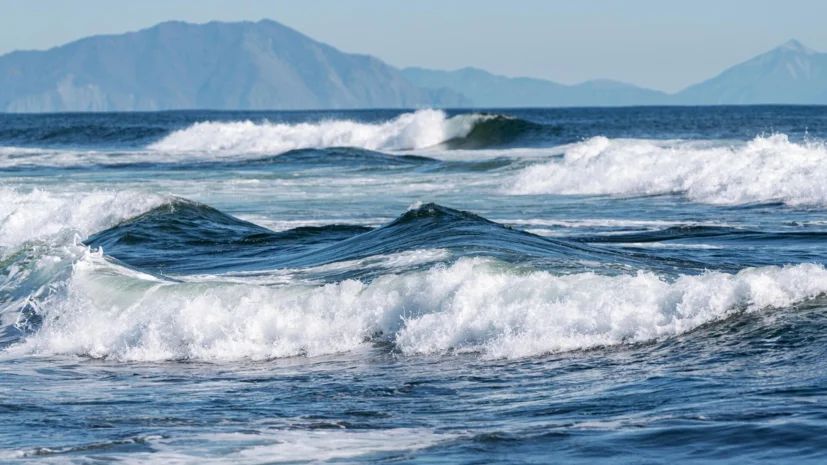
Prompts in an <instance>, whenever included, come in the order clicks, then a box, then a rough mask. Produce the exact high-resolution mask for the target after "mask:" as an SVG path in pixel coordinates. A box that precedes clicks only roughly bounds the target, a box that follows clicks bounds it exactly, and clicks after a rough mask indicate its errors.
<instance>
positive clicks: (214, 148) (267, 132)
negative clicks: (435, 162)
mask: <svg viewBox="0 0 827 465" xmlns="http://www.w3.org/2000/svg"><path fill="white" fill-rule="evenodd" d="M488 117H489V116H486V115H481V114H463V115H457V116H454V117H450V118H449V117H448V116H447V115H446V114H445V112H443V111H439V110H418V111H416V112H414V113H405V114H402V115H399V116H398V117H396V118H394V119H392V120H390V121H387V122H384V123H359V122H355V121H348V120H338V121H321V122H318V123H300V124H275V123H260V124H258V123H253V122H251V121H244V122H232V123H220V122H204V123H196V124H194V125H192V126H190V127H188V128H186V129H182V130H179V131H175V132H173V133H172V134H170V135H168V136H166V137H165V138H163V139H162V140H160V141H158V142H156V143H154V144H152V145H150V148H151V149H153V150H159V151H165V152H179V151H202V152H245V153H269V154H273V153H282V152H287V151H289V150H297V149H306V148H327V147H355V148H364V149H368V150H407V149H421V148H426V147H432V146H435V145H438V144H440V143H442V142H445V141H449V140H452V139H457V138H462V137H465V136H466V135H468V134H469V133H470V132H471V131H472V130H473V129H474V125H475V124H476V123H477V122H479V121H482V120H484V119H486V118H488Z"/></svg>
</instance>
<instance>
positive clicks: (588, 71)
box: [0, 0, 827, 92]
mask: <svg viewBox="0 0 827 465" xmlns="http://www.w3.org/2000/svg"><path fill="white" fill-rule="evenodd" d="M825 17H827V2H826V1H823V0H785V1H784V2H780V1H777V0H773V1H769V0H749V1H745V0H693V1H668V0H666V1H664V0H577V1H574V0H508V1H502V0H491V1H489V0H438V1H437V0H416V1H412V0H408V1H395V0H347V1H336V0H301V1H298V0H140V1H137V0H133V1H112V0H106V1H104V0H83V1H67V0H26V1H21V0H0V54H4V53H8V52H10V51H13V50H31V49H46V48H50V47H53V46H56V45H60V44H64V43H66V42H70V41H72V40H75V39H79V38H82V37H85V36H89V35H95V34H115V33H121V32H126V31H133V30H138V29H142V28H145V27H149V26H152V25H154V24H156V23H159V22H162V21H166V20H173V19H174V20H183V21H189V22H197V23H203V22H208V21H212V20H219V21H241V20H252V21H255V20H259V19H263V18H269V19H273V20H276V21H278V22H281V23H283V24H285V25H287V26H290V27H292V28H294V29H297V30H299V31H301V32H303V33H304V34H306V35H309V36H310V37H313V38H314V39H316V40H319V41H321V42H325V43H328V44H330V45H333V46H334V47H336V48H338V49H340V50H343V51H346V52H353V53H365V54H369V55H374V56H376V57H379V58H381V59H382V60H384V61H386V62H388V63H390V64H391V65H394V66H398V67H405V66H422V67H427V68H436V69H447V70H452V69H458V68H462V67H466V66H474V67H477V68H482V69H486V70H488V71H491V72H494V73H497V74H503V75H506V76H530V77H537V78H544V79H550V80H553V81H556V82H560V83H564V84H575V83H578V82H582V81H585V80H589V79H616V80H620V81H625V82H630V83H633V84H637V85H640V86H643V87H648V88H652V89H658V90H664V91H667V92H675V91H678V90H681V89H683V88H684V87H686V86H688V85H691V84H694V83H697V82H699V81H702V80H704V79H708V78H710V77H712V76H714V75H716V74H718V73H719V72H721V71H722V70H724V69H726V68H727V67H729V66H732V65H734V64H736V63H739V62H742V61H745V60H747V59H749V58H751V57H753V56H755V55H758V54H760V53H763V52H765V51H768V50H770V49H772V48H774V47H776V46H778V45H780V44H781V43H783V42H786V41H787V40H789V39H792V38H795V39H798V40H800V41H801V42H803V43H804V44H805V45H807V46H809V47H811V48H814V49H816V50H819V51H827V28H826V27H824V24H823V23H824V18H825Z"/></svg>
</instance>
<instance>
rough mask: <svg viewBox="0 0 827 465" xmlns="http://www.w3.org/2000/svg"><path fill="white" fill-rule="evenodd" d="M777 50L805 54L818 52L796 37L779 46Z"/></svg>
mask: <svg viewBox="0 0 827 465" xmlns="http://www.w3.org/2000/svg"><path fill="white" fill-rule="evenodd" d="M777 50H781V51H785V52H798V53H803V54H805V55H815V54H816V53H818V52H816V51H815V50H813V49H811V48H810V47H807V46H806V45H804V44H802V43H801V42H799V41H797V40H795V39H790V40H788V41H786V42H784V43H783V44H781V45H780V46H779V47H778V48H777Z"/></svg>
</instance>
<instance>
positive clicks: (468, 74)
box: [402, 67, 669, 107]
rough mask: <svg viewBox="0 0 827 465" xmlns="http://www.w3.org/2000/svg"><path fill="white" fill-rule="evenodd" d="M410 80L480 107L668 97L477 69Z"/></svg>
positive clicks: (410, 71)
mask: <svg viewBox="0 0 827 465" xmlns="http://www.w3.org/2000/svg"><path fill="white" fill-rule="evenodd" d="M402 73H403V74H404V75H405V77H406V78H408V80H410V81H411V82H413V83H414V84H416V85H419V86H422V87H429V88H437V87H443V88H444V87H447V88H450V89H454V90H457V91H459V89H462V90H461V92H462V93H463V94H465V95H466V96H467V97H469V98H470V99H471V101H473V102H474V104H475V105H477V106H479V107H509V106H511V107H545V106H621V105H660V104H665V103H666V99H667V98H668V97H669V96H668V95H667V94H666V93H663V92H659V91H655V90H649V89H643V88H640V87H637V86H634V85H632V84H626V83H621V82H617V81H609V80H598V81H587V82H584V83H582V84H577V85H574V86H567V85H564V84H558V83H556V82H553V81H547V80H544V79H534V78H525V77H518V78H509V77H506V76H499V75H496V74H492V73H489V72H487V71H484V70H481V69H476V68H463V69H460V70H457V71H436V70H429V69H424V68H416V67H411V68H405V69H403V70H402Z"/></svg>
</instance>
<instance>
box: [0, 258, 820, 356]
mask: <svg viewBox="0 0 827 465" xmlns="http://www.w3.org/2000/svg"><path fill="white" fill-rule="evenodd" d="M825 292H827V270H825V269H824V268H823V267H822V266H818V265H798V266H788V267H783V268H779V267H765V268H754V269H747V270H744V271H742V272H740V273H738V274H726V273H720V272H708V273H706V274H703V275H700V276H681V277H679V278H678V279H676V280H673V281H672V280H667V279H664V278H662V277H660V276H658V275H655V274H653V273H648V272H641V273H638V274H635V275H623V276H602V275H598V274H594V273H579V274H573V275H564V276H559V275H553V274H550V273H547V272H543V271H533V272H526V271H521V270H519V269H516V268H514V267H511V266H508V265H506V264H503V263H500V262H497V261H495V260H491V259H485V258H468V259H461V260H459V261H457V262H456V263H454V264H452V265H437V266H435V267H433V268H431V269H428V270H425V271H420V272H413V273H406V274H388V275H384V276H381V277H379V278H377V279H374V280H373V281H371V282H369V283H368V282H362V281H358V280H345V281H342V282H339V283H335V284H328V285H324V286H303V285H290V286H281V287H267V286H257V285H250V284H231V283H221V282H200V283H175V282H171V281H165V280H163V279H160V278H157V277H153V276H150V275H146V274H142V273H139V272H135V271H132V270H128V269H126V268H123V267H121V266H118V265H116V264H113V263H110V262H108V261H107V260H106V259H105V258H103V257H102V256H99V255H96V254H94V253H87V254H86V255H85V256H84V257H83V258H82V259H80V260H79V261H78V262H77V263H76V264H75V265H74V267H73V271H72V275H71V278H70V279H69V281H68V284H67V286H66V288H65V292H63V293H60V294H57V295H53V296H50V297H49V298H48V299H46V300H45V301H44V302H43V303H42V304H41V305H39V306H38V307H37V311H36V313H37V316H38V318H39V319H40V324H39V329H38V330H37V331H36V332H34V334H31V335H30V336H29V337H27V338H26V339H25V340H24V341H23V342H22V343H20V344H18V345H16V346H14V347H12V348H11V349H10V350H12V351H16V352H19V351H23V352H26V353H36V354H78V355H85V356H92V357H105V358H113V359H117V360H171V359H197V360H215V359H238V358H253V359H268V358H277V357H288V356H296V355H308V356H314V355H321V354H329V353H335V352H341V351H347V350H352V349H355V348H357V347H359V346H362V345H364V344H365V343H371V342H377V341H387V342H389V343H391V344H393V345H394V346H395V347H396V348H397V349H398V350H399V351H401V352H402V353H404V354H409V355H413V354H432V353H457V352H478V353H482V354H483V355H485V356H487V357H494V358H515V357H525V356H532V355H538V354H544V353H550V352H557V351H569V350H578V349H588V348H593V347H599V346H607V345H616V344H623V343H634V342H642V341H651V340H657V339H660V338H664V337H670V336H674V335H677V334H682V333H685V332H687V331H691V330H693V329H696V328H698V327H699V326H701V325H703V324H706V323H709V322H712V321H716V320H720V319H722V318H726V317H728V316H730V315H732V314H734V313H737V312H739V311H758V310H763V309H768V308H782V307H788V306H790V305H794V304H796V303H797V302H801V301H803V300H805V299H808V298H812V297H814V296H818V295H821V294H823V293H825Z"/></svg>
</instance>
